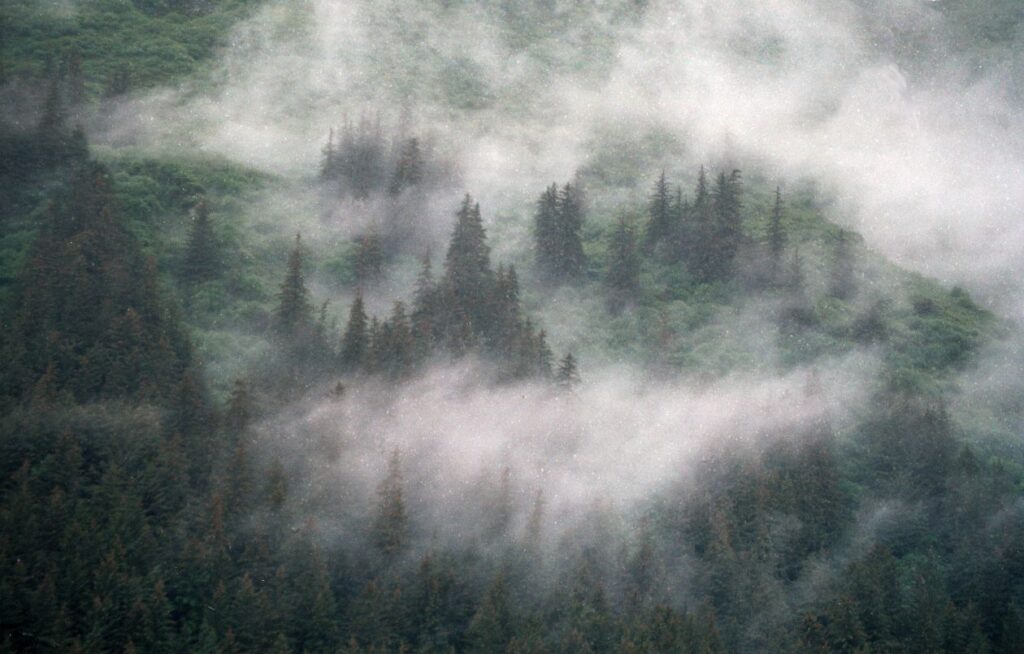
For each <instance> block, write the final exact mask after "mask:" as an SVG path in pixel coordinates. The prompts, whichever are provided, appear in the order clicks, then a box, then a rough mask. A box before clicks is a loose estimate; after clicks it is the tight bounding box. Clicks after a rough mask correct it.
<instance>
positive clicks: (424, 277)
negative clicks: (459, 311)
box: [412, 252, 440, 359]
mask: <svg viewBox="0 0 1024 654" xmlns="http://www.w3.org/2000/svg"><path fill="white" fill-rule="evenodd" d="M439 299H440V298H439V292H438V288H437V285H436V284H435V282H434V273H433V267H432V264H431V261H430V253H429V252H427V253H426V254H425V255H424V256H423V261H422V264H421V267H420V272H419V275H418V276H417V277H416V291H415V294H414V296H413V303H412V333H413V340H414V341H415V342H416V357H417V359H425V358H426V357H427V356H428V355H429V354H430V350H431V349H432V348H433V346H434V344H435V343H436V341H437V338H438V329H439V327H440V324H439V321H440V315H439V312H440V302H439Z"/></svg>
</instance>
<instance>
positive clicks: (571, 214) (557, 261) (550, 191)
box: [533, 184, 586, 283]
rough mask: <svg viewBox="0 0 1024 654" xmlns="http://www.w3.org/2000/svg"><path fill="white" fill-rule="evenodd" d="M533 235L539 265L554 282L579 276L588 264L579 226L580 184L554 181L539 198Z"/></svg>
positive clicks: (581, 202)
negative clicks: (578, 185)
mask: <svg viewBox="0 0 1024 654" xmlns="http://www.w3.org/2000/svg"><path fill="white" fill-rule="evenodd" d="M533 220H534V222H533V235H534V241H535V243H536V258H537V267H538V268H539V270H540V271H541V273H542V274H543V275H544V277H545V278H546V279H548V280H549V281H552V282H556V283H557V282H568V281H573V280H576V279H579V277H580V276H581V275H582V273H583V269H584V267H585V265H586V258H585V256H584V254H583V244H582V242H581V241H580V229H581V228H582V227H583V220H584V215H583V197H582V194H581V193H580V190H579V188H578V187H575V186H572V185H571V184H566V185H565V186H563V187H562V188H561V189H559V188H558V186H557V185H555V184H552V185H551V186H550V187H548V188H547V189H546V190H545V191H544V193H543V195H541V197H540V199H539V200H538V201H537V210H536V213H535V214H534V219H533Z"/></svg>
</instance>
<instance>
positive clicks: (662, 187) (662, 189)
mask: <svg viewBox="0 0 1024 654" xmlns="http://www.w3.org/2000/svg"><path fill="white" fill-rule="evenodd" d="M648 212H649V217H648V219H647V229H646V230H645V232H644V250H645V251H646V252H647V253H653V252H654V250H655V248H657V246H658V245H659V244H662V243H667V242H668V241H669V240H670V239H671V238H672V235H673V234H674V233H675V232H676V231H677V225H676V224H675V215H674V212H673V211H672V192H671V191H670V190H669V186H668V182H667V181H666V180H665V171H664V170H663V171H661V175H660V176H659V177H658V181H657V182H655V183H654V191H653V192H652V193H651V200H650V205H649V208H648Z"/></svg>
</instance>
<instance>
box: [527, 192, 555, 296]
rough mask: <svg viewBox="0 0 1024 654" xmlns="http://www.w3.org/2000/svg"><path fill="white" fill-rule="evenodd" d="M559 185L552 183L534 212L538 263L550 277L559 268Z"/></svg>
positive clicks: (534, 232) (534, 235)
mask: <svg viewBox="0 0 1024 654" xmlns="http://www.w3.org/2000/svg"><path fill="white" fill-rule="evenodd" d="M558 204H559V202H558V186H557V185H555V184H552V185H551V186H549V187H548V188H547V189H545V190H544V193H543V194H541V196H540V199H539V200H537V208H536V210H535V211H534V214H533V239H534V247H535V254H536V259H537V265H538V267H539V268H540V269H541V271H542V272H543V273H544V275H546V276H548V277H549V278H553V277H555V276H556V274H557V269H558Z"/></svg>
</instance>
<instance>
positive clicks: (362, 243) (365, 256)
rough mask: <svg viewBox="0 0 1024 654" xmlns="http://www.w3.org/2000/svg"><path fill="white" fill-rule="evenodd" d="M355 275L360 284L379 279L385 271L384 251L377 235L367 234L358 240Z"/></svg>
mask: <svg viewBox="0 0 1024 654" xmlns="http://www.w3.org/2000/svg"><path fill="white" fill-rule="evenodd" d="M357 243H358V250H357V252H356V265H355V273H356V280H358V281H359V283H361V284H362V283H366V282H371V281H374V280H376V279H379V278H380V276H381V274H382V273H383V271H384V250H383V248H382V247H381V244H380V238H378V237H377V235H376V234H375V233H370V234H367V235H366V236H362V237H360V238H359V239H358V241H357Z"/></svg>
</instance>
